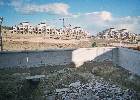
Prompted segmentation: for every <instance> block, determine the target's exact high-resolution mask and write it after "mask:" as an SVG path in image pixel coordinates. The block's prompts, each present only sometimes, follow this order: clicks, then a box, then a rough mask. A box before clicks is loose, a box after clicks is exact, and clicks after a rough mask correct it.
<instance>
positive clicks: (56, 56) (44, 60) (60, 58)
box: [0, 47, 116, 68]
mask: <svg viewBox="0 0 140 100" xmlns="http://www.w3.org/2000/svg"><path fill="white" fill-rule="evenodd" d="M113 49H115V48H109V47H96V48H80V49H75V50H74V49H63V50H62V49H60V50H46V51H26V52H25V51H24V52H1V53H0V68H2V67H18V66H19V67H34V66H40V65H42V64H44V65H64V64H69V63H71V62H74V63H75V64H76V66H77V67H78V66H80V65H82V64H83V63H84V62H86V61H90V60H96V61H103V60H110V61H112V59H114V61H116V60H115V59H116V58H113ZM114 53H115V52H114ZM114 57H115V56H114Z"/></svg>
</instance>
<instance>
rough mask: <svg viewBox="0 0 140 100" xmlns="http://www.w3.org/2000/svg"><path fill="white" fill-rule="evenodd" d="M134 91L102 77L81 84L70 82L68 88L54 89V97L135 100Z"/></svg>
mask: <svg viewBox="0 0 140 100" xmlns="http://www.w3.org/2000/svg"><path fill="white" fill-rule="evenodd" d="M135 97H137V96H136V92H135V91H133V90H130V89H122V88H121V87H119V86H117V85H114V84H111V83H109V82H106V81H105V80H104V79H103V78H101V79H99V80H98V79H96V78H93V79H92V80H91V81H90V82H88V83H86V84H82V83H81V82H80V81H77V82H74V83H71V84H70V85H69V87H68V88H64V89H59V91H58V89H56V98H57V99H60V100H61V99H62V100H99V99H102V100H135V99H136V98H135Z"/></svg>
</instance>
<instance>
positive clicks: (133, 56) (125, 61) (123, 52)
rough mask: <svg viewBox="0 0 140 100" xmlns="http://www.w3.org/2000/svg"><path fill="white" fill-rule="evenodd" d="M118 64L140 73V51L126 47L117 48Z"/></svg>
mask: <svg viewBox="0 0 140 100" xmlns="http://www.w3.org/2000/svg"><path fill="white" fill-rule="evenodd" d="M118 60H119V61H118V65H119V66H121V67H123V68H125V69H127V70H129V71H131V72H132V73H134V74H137V75H140V51H137V50H131V49H127V48H119V50H118Z"/></svg>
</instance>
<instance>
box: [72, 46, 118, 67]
mask: <svg viewBox="0 0 140 100" xmlns="http://www.w3.org/2000/svg"><path fill="white" fill-rule="evenodd" d="M117 54H118V50H117V48H112V47H95V48H80V49H77V50H74V51H73V52H72V61H73V62H74V63H75V65H76V67H79V66H81V65H83V64H84V62H87V61H97V62H103V61H112V62H113V63H114V64H117V61H118V58H117Z"/></svg>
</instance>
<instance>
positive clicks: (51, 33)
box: [10, 22, 89, 40]
mask: <svg viewBox="0 0 140 100" xmlns="http://www.w3.org/2000/svg"><path fill="white" fill-rule="evenodd" d="M10 32H11V33H17V34H42V35H44V36H47V37H48V38H53V39H64V40H69V39H83V38H86V37H87V34H89V33H88V32H86V31H85V30H83V29H82V28H80V27H74V28H72V27H65V28H60V29H57V28H52V27H50V26H49V25H47V24H46V23H43V22H42V23H40V24H38V25H36V26H32V25H31V24H30V23H29V22H23V23H20V24H19V25H18V26H16V27H13V29H12V30H10Z"/></svg>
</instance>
